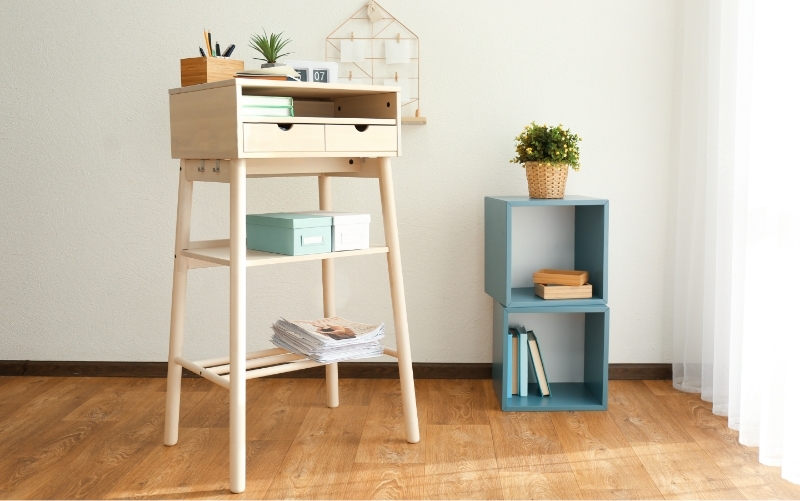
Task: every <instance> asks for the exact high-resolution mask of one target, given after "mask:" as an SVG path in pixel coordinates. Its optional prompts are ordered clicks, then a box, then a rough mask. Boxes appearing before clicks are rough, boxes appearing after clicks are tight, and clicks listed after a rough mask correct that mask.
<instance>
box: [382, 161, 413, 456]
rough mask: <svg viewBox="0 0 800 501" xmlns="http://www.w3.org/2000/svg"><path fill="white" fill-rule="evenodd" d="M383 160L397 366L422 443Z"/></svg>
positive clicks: (388, 170) (409, 424) (409, 427)
mask: <svg viewBox="0 0 800 501" xmlns="http://www.w3.org/2000/svg"><path fill="white" fill-rule="evenodd" d="M378 160H379V168H380V177H379V183H380V188H381V208H382V209H383V231H384V233H385V235H386V246H387V247H389V254H387V260H388V261H389V286H390V288H391V291H392V311H393V312H394V329H395V337H396V338H397V365H398V368H399V369H400V391H401V393H402V397H403V416H404V419H405V423H406V440H407V441H408V442H409V443H411V444H415V443H417V442H419V422H418V420H417V399H416V396H415V391H414V373H413V370H412V368H411V343H410V341H409V339H408V317H407V316H406V296H405V290H404V287H403V270H402V267H401V266H400V238H399V237H398V235H397V217H396V214H395V205H394V188H393V187H392V164H391V161H390V160H389V158H387V157H381V158H379V159H378Z"/></svg>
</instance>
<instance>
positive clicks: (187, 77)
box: [181, 57, 244, 87]
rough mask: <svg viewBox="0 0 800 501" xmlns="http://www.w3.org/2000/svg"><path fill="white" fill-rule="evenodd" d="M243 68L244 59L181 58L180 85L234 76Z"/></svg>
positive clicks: (217, 80)
mask: <svg viewBox="0 0 800 501" xmlns="http://www.w3.org/2000/svg"><path fill="white" fill-rule="evenodd" d="M242 70H244V61H239V60H238V59H228V58H224V57H190V58H187V59H181V87H187V86H189V85H198V84H204V83H209V82H219V81H220V80H228V79H231V78H234V76H235V75H236V72H237V71H242Z"/></svg>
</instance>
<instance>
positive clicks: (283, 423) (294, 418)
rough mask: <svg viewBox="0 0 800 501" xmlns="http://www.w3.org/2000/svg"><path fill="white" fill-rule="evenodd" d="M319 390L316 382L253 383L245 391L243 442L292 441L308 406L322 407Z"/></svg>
mask: <svg viewBox="0 0 800 501" xmlns="http://www.w3.org/2000/svg"><path fill="white" fill-rule="evenodd" d="M256 383H263V384H260V385H258V386H256ZM322 386H323V382H322V380H320V379H272V378H270V379H262V380H259V381H254V382H253V384H251V385H250V386H248V388H247V390H248V395H247V401H248V411H247V439H248V440H289V441H292V440H294V437H295V435H297V432H298V431H299V430H300V427H301V426H302V425H303V421H304V420H305V418H306V416H307V415H308V411H309V409H310V408H311V406H312V405H317V406H319V405H322V404H323V402H324V401H320V398H319V392H320V388H322ZM251 402H252V403H253V404H252V406H251Z"/></svg>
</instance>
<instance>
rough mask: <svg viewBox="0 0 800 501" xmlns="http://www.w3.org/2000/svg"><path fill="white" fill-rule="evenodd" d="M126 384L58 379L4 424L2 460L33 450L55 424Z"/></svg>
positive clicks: (0, 432) (0, 448)
mask: <svg viewBox="0 0 800 501" xmlns="http://www.w3.org/2000/svg"><path fill="white" fill-rule="evenodd" d="M122 383H123V381H122V380H119V379H111V378H108V379H106V378H54V384H52V385H50V386H49V388H48V390H47V391H45V392H42V393H41V394H40V395H39V396H37V397H36V398H34V399H33V400H31V401H28V402H24V401H23V403H21V404H20V406H19V407H18V408H17V410H16V411H13V412H11V413H10V414H7V418H6V419H5V420H3V421H2V423H0V456H2V455H4V454H8V453H9V451H14V450H33V449H35V448H36V447H38V446H39V445H40V444H42V443H43V441H46V440H52V439H53V438H51V437H50V435H48V432H50V431H51V430H50V427H51V426H52V425H53V423H56V422H58V421H60V420H61V418H62V417H63V416H65V415H67V414H69V413H70V412H72V411H73V410H74V409H76V408H77V407H79V406H80V405H82V404H83V403H84V402H85V401H86V400H88V399H89V398H91V397H93V396H95V395H96V394H98V393H99V392H101V391H106V390H108V389H112V388H115V387H117V386H118V385H120V384H122Z"/></svg>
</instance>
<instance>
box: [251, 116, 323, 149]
mask: <svg viewBox="0 0 800 501" xmlns="http://www.w3.org/2000/svg"><path fill="white" fill-rule="evenodd" d="M243 127H244V134H243V137H244V151H245V152H246V153H258V152H260V151H269V152H274V151H325V126H324V125H311V124H248V123H246V124H243Z"/></svg>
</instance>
